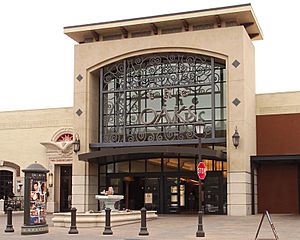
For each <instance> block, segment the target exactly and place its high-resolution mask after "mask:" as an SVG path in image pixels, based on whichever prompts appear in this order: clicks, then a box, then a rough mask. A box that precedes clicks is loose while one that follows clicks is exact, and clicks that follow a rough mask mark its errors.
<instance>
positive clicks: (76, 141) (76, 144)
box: [73, 133, 80, 153]
mask: <svg viewBox="0 0 300 240" xmlns="http://www.w3.org/2000/svg"><path fill="white" fill-rule="evenodd" d="M73 151H74V152H75V153H77V152H79V151H80V139H79V135H78V134H77V133H76V134H75V139H74V141H73Z"/></svg>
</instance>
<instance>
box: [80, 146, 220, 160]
mask: <svg viewBox="0 0 300 240" xmlns="http://www.w3.org/2000/svg"><path fill="white" fill-rule="evenodd" d="M200 155H201V156H202V157H203V158H211V159H216V160H224V161H225V160H226V154H224V153H223V152H221V151H219V150H212V149H209V148H200ZM178 156H181V157H195V156H198V148H193V147H177V146H148V147H126V148H102V149H101V150H99V151H93V152H89V153H84V154H80V155H79V160H82V161H96V162H99V163H102V164H106V163H110V162H118V161H126V160H136V159H148V158H157V157H178Z"/></svg>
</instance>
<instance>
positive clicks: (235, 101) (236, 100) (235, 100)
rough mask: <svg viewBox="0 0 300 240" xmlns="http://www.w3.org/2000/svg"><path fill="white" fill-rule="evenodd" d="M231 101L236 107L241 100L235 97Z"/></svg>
mask: <svg viewBox="0 0 300 240" xmlns="http://www.w3.org/2000/svg"><path fill="white" fill-rule="evenodd" d="M232 103H233V104H234V105H235V106H236V107H237V106H238V105H239V104H240V103H241V101H240V99H238V98H235V99H234V100H233V101H232Z"/></svg>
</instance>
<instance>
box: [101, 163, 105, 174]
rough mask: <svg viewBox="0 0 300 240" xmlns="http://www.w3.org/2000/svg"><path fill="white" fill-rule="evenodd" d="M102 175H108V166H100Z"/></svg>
mask: <svg viewBox="0 0 300 240" xmlns="http://www.w3.org/2000/svg"><path fill="white" fill-rule="evenodd" d="M100 173H106V165H101V166H100Z"/></svg>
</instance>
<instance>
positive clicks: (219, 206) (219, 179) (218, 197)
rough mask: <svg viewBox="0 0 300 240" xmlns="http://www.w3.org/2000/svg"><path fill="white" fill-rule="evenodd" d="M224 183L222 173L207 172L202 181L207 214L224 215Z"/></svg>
mask: <svg viewBox="0 0 300 240" xmlns="http://www.w3.org/2000/svg"><path fill="white" fill-rule="evenodd" d="M224 184H226V182H225V181H224V177H223V173H222V172H209V173H208V175H207V177H206V179H205V181H204V192H205V194H204V203H205V209H204V211H205V213H207V214H226V205H225V204H226V199H225V198H226V192H224V189H226V186H225V187H224Z"/></svg>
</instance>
